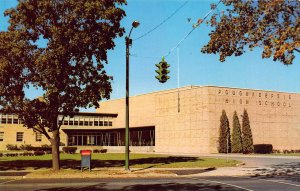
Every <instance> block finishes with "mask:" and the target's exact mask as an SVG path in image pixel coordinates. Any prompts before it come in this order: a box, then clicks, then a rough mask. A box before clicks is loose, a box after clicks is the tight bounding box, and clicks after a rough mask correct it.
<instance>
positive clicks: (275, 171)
mask: <svg viewBox="0 0 300 191" xmlns="http://www.w3.org/2000/svg"><path fill="white" fill-rule="evenodd" d="M254 173H255V175H254V176H255V177H259V178H265V179H268V178H277V179H278V178H280V179H283V180H289V181H293V182H300V162H292V163H284V164H280V165H273V166H271V167H270V168H261V169H256V170H254Z"/></svg>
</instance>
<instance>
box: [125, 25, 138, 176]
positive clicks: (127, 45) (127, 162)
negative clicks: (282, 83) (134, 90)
mask: <svg viewBox="0 0 300 191" xmlns="http://www.w3.org/2000/svg"><path fill="white" fill-rule="evenodd" d="M139 25H140V23H139V22H138V21H133V23H132V27H131V29H130V32H129V35H128V36H127V37H125V44H126V122H125V170H126V171H129V170H130V169H129V55H130V53H129V46H131V45H132V39H130V35H131V32H132V29H133V28H137V27H138V26H139Z"/></svg>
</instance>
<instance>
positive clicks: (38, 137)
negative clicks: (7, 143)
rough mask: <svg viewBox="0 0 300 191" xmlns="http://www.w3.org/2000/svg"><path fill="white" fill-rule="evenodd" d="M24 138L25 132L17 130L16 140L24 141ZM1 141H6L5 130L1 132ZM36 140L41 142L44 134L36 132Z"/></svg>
mask: <svg viewBox="0 0 300 191" xmlns="http://www.w3.org/2000/svg"><path fill="white" fill-rule="evenodd" d="M23 139H24V132H17V133H16V141H17V142H22V141H23ZM0 141H4V132H0ZM35 141H37V142H40V141H42V134H41V133H36V134H35Z"/></svg>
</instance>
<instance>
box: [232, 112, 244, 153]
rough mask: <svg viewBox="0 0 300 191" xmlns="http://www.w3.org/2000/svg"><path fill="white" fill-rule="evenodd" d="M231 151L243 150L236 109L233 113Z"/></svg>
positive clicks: (239, 151)
mask: <svg viewBox="0 0 300 191" xmlns="http://www.w3.org/2000/svg"><path fill="white" fill-rule="evenodd" d="M231 151H232V152H233V153H241V152H242V151H243V144H242V132H241V125H240V121H239V117H238V115H237V113H236V111H234V113H233V122H232V137H231Z"/></svg>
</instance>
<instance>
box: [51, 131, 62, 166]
mask: <svg viewBox="0 0 300 191" xmlns="http://www.w3.org/2000/svg"><path fill="white" fill-rule="evenodd" d="M50 142H51V146H52V169H53V170H54V171H58V170H59V169H60V157H59V130H58V129H56V130H54V131H52V138H51V139H50Z"/></svg>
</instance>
